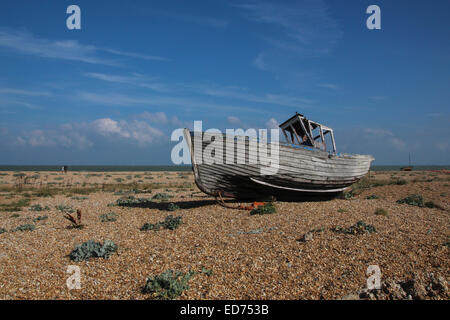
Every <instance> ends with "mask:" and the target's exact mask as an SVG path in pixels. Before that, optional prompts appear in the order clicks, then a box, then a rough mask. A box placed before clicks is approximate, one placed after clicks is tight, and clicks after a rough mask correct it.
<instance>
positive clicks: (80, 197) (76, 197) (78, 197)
mask: <svg viewBox="0 0 450 320" xmlns="http://www.w3.org/2000/svg"><path fill="white" fill-rule="evenodd" d="M71 199H72V200H87V199H89V197H86V196H75V197H72V198H71Z"/></svg>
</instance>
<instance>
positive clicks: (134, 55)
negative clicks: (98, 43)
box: [98, 48, 170, 61]
mask: <svg viewBox="0 0 450 320" xmlns="http://www.w3.org/2000/svg"><path fill="white" fill-rule="evenodd" d="M98 50H102V51H106V52H109V53H112V54H115V55H119V56H124V57H130V58H138V59H144V60H155V61H170V59H168V58H164V57H158V56H151V55H146V54H140V53H134V52H127V51H121V50H115V49H108V48H99V49H98Z"/></svg>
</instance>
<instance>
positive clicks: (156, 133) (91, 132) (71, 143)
mask: <svg viewBox="0 0 450 320" xmlns="http://www.w3.org/2000/svg"><path fill="white" fill-rule="evenodd" d="M164 136H165V134H164V133H163V131H162V130H160V129H158V128H156V127H154V126H151V125H150V124H149V123H147V122H146V121H143V120H136V119H134V120H129V121H127V120H119V121H117V120H113V119H111V118H101V119H96V120H94V121H91V122H87V123H86V122H80V123H66V124H62V125H59V126H55V127H54V128H52V129H36V130H31V131H28V132H23V133H22V134H20V135H18V136H17V137H15V139H14V141H15V143H16V144H19V145H23V146H31V147H66V148H69V147H70V148H72V147H74V148H77V149H85V148H90V147H93V146H94V145H95V144H102V143H104V141H103V140H101V139H99V137H102V138H104V139H109V140H110V141H115V142H119V141H120V140H123V141H126V142H132V143H135V144H136V145H138V146H146V145H150V144H154V143H157V142H159V141H160V140H161V139H162V138H163V137H164Z"/></svg>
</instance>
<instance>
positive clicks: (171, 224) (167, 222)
mask: <svg viewBox="0 0 450 320" xmlns="http://www.w3.org/2000/svg"><path fill="white" fill-rule="evenodd" d="M180 224H181V217H180V216H178V217H174V216H172V215H168V216H167V217H166V218H165V219H164V221H159V222H157V223H144V225H143V226H142V227H141V229H140V230H141V231H148V230H154V231H159V229H161V228H163V229H169V230H175V229H176V228H178V227H179V226H180Z"/></svg>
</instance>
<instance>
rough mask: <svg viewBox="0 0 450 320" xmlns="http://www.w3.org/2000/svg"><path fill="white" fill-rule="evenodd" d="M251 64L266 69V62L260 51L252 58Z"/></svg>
mask: <svg viewBox="0 0 450 320" xmlns="http://www.w3.org/2000/svg"><path fill="white" fill-rule="evenodd" d="M253 65H254V66H255V67H256V68H258V69H259V70H267V69H268V68H267V63H266V62H265V60H264V54H263V53H260V54H258V56H257V57H256V58H255V60H253Z"/></svg>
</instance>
